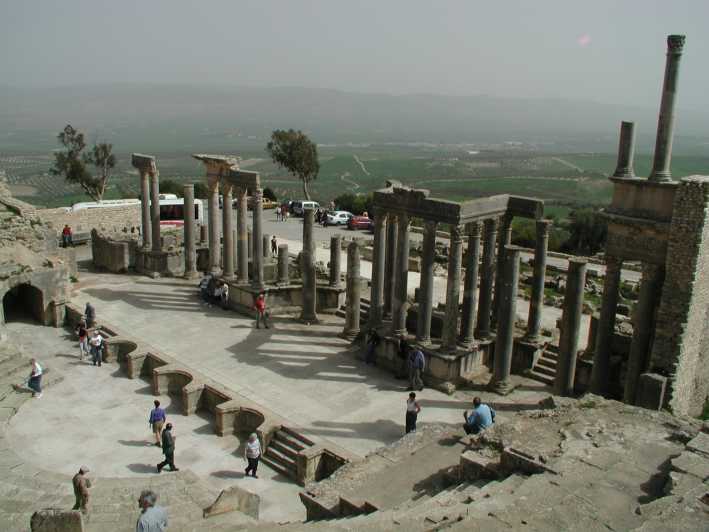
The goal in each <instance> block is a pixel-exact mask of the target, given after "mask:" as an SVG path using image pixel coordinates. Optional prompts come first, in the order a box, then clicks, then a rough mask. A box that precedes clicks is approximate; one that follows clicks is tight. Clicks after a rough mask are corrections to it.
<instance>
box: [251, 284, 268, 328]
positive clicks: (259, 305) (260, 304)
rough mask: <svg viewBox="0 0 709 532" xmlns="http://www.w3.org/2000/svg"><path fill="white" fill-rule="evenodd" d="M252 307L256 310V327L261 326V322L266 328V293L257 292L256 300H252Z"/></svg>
mask: <svg viewBox="0 0 709 532" xmlns="http://www.w3.org/2000/svg"><path fill="white" fill-rule="evenodd" d="M254 309H255V310H256V328H257V329H260V328H261V322H263V326H264V327H265V328H266V329H268V328H269V326H268V312H266V294H265V293H264V292H259V295H258V297H257V298H256V301H254Z"/></svg>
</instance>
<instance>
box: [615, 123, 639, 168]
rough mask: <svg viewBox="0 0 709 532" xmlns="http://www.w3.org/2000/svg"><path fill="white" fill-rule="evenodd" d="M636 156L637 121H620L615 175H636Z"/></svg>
mask: <svg viewBox="0 0 709 532" xmlns="http://www.w3.org/2000/svg"><path fill="white" fill-rule="evenodd" d="M634 157H635V122H621V123H620V141H619V142H618V164H616V167H615V172H613V177H635V170H634V169H633V159H634Z"/></svg>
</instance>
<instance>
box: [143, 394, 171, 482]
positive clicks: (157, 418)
mask: <svg viewBox="0 0 709 532" xmlns="http://www.w3.org/2000/svg"><path fill="white" fill-rule="evenodd" d="M153 405H154V406H155V408H153V409H152V410H151V411H150V417H149V418H148V424H149V425H150V428H151V429H152V431H153V436H154V437H155V446H156V447H161V448H162V454H163V455H164V456H165V459H164V460H163V461H162V462H160V463H159V464H158V465H157V471H158V473H160V472H161V471H162V470H163V468H164V467H166V466H170V471H179V469H178V468H177V467H176V466H175V435H174V434H173V433H172V423H165V421H166V420H167V414H166V413H165V409H164V408H162V407H161V406H160V401H158V400H157V399H156V400H155V401H153ZM163 427H164V428H163Z"/></svg>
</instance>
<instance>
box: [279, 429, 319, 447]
mask: <svg viewBox="0 0 709 532" xmlns="http://www.w3.org/2000/svg"><path fill="white" fill-rule="evenodd" d="M281 431H283V432H285V433H286V434H288V436H290V437H291V438H295V439H296V440H298V441H300V442H302V443H304V444H305V445H306V446H308V447H312V446H313V445H315V442H314V441H313V440H311V439H309V438H308V437H307V436H303V435H302V434H301V433H299V432H298V431H296V430H295V429H292V428H290V427H287V426H286V425H282V426H281Z"/></svg>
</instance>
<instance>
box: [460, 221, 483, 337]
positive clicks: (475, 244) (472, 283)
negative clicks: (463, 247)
mask: <svg viewBox="0 0 709 532" xmlns="http://www.w3.org/2000/svg"><path fill="white" fill-rule="evenodd" d="M481 231H482V224H481V223H480V222H474V223H473V224H472V225H471V228H470V233H469V234H468V254H467V255H466V259H465V284H464V286H463V316H462V318H461V320H460V344H461V346H463V347H465V348H471V347H472V346H473V345H474V344H475V337H474V329H475V309H476V307H477V300H478V269H479V262H480V233H481Z"/></svg>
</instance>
